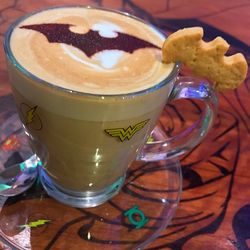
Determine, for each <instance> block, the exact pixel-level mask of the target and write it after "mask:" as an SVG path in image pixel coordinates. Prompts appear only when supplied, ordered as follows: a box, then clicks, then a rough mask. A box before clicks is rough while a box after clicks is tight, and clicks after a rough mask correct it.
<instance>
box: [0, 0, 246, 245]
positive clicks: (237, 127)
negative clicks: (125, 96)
mask: <svg viewBox="0 0 250 250" xmlns="http://www.w3.org/2000/svg"><path fill="white" fill-rule="evenodd" d="M76 3H80V4H90V5H98V6H105V7H110V8H114V9H119V10H123V11H127V12H129V13H132V14H134V15H136V16H139V17H141V18H143V19H145V20H147V21H149V22H151V23H153V24H154V25H156V26H158V27H160V28H161V29H163V30H165V31H166V32H169V33H170V32H173V31H175V30H177V29H179V28H182V27H188V26H197V25H198V26H202V27H203V28H204V30H205V38H206V39H213V38H214V37H216V36H218V35H221V36H223V37H224V38H225V39H226V40H227V41H228V42H229V43H230V44H231V49H230V51H229V54H230V53H235V52H236V51H239V52H242V53H244V55H245V56H246V58H247V60H248V64H249V62H250V50H249V45H250V32H249V27H250V1H249V0H237V1H235V0H153V1H151V0H134V1H130V0H123V1H120V0H107V1H105V0H103V1H102V0H96V1H84V0H82V1H80V0H78V1H70V0H61V1H59V0H53V1H52V0H51V1H50V0H39V1H35V0H33V1H32V0H0V39H1V44H2V42H3V36H4V33H5V32H6V30H7V27H8V26H9V25H10V23H11V22H13V20H15V19H16V18H17V17H19V16H21V15H23V14H25V13H27V12H30V11H33V10H37V9H39V8H43V7H45V6H54V5H62V4H76ZM9 94H10V86H9V83H8V77H7V72H6V66H5V59H4V52H3V48H2V46H1V47H0V98H5V97H6V96H8V95H9ZM248 98H250V79H249V74H248V78H247V79H246V81H245V83H244V84H242V85H241V87H240V88H238V89H237V90H235V91H226V92H223V93H221V94H220V95H219V100H220V108H219V114H218V118H217V121H216V124H215V125H214V128H213V129H212V131H211V132H210V133H209V136H208V137H207V138H206V139H205V141H203V142H202V143H201V144H200V145H199V146H198V147H196V148H195V149H194V150H193V151H192V152H190V153H189V154H188V155H185V156H183V157H182V159H181V165H182V171H183V179H184V190H183V194H182V199H181V202H180V205H179V208H178V210H177V213H176V216H175V217H174V219H173V220H172V223H171V225H170V226H169V227H168V228H167V229H166V230H165V231H164V232H163V233H162V235H161V236H160V237H159V238H158V239H157V240H155V241H154V242H153V243H152V244H151V245H150V246H149V247H148V248H147V249H148V250H149V249H172V250H182V249H183V250H184V249H185V250H186V249H192V250H196V249H197V250H198V249H199V250H200V249H201V250H202V249H223V250H236V249H238V250H245V249H250V172H249V170H248V167H249V166H248V165H249V162H250V154H249V153H250V144H249V138H250V137H249V134H250V99H248ZM187 104H188V105H187ZM184 107H185V109H184ZM180 110H181V113H179V111H180ZM165 112H166V113H167V114H168V115H169V116H170V118H171V119H169V120H168V121H167V122H166V121H162V125H163V126H164V127H165V130H166V132H167V133H168V134H169V135H173V134H175V133H177V132H178V131H179V130H181V129H183V128H185V127H186V126H188V125H190V124H191V123H192V122H193V121H194V120H195V119H197V118H198V116H199V112H200V106H199V103H196V102H193V101H181V102H178V103H177V102H176V103H174V104H171V105H168V106H167V107H166V109H165ZM0 247H1V246H0ZM2 248H3V247H2ZM34 249H38V248H34ZM52 249H53V248H52Z"/></svg>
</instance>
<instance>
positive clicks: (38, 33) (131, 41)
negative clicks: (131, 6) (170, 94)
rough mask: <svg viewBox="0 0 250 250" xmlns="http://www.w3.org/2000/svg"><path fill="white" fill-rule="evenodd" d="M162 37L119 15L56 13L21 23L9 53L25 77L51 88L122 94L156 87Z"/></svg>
mask: <svg viewBox="0 0 250 250" xmlns="http://www.w3.org/2000/svg"><path fill="white" fill-rule="evenodd" d="M163 42H164V36H163V35H162V34H161V33H159V32H158V31H156V30H155V29H154V28H152V27H151V26H149V25H146V24H144V23H143V22H140V21H138V20H136V19H132V18H131V17H128V16H126V15H120V14H119V13H115V12H110V11H104V10H96V9H89V8H80V7H79V8H76V7H74V8H55V9H50V10H46V11H42V12H39V13H37V14H34V15H32V16H30V17H28V18H27V19H25V20H24V21H22V22H21V23H20V24H19V25H18V26H17V27H16V28H15V29H14V31H13V33H12V36H11V50H12V51H13V54H14V55H15V58H16V59H17V61H18V62H19V63H20V64H21V65H22V66H23V67H24V68H25V69H27V70H28V71H29V72H30V73H32V74H34V75H35V76H37V77H39V78H41V79H43V80H45V81H47V82H50V83H53V84H54V85H57V86H60V87H63V88H67V89H71V90H75V91H80V92H84V93H92V94H126V93H132V92H137V91H140V90H144V89H147V88H150V87H152V86H154V85H155V84H157V83H159V82H161V81H162V80H163V79H164V78H166V76H167V75H168V74H169V73H170V72H171V70H172V68H173V65H172V64H163V63H162V59H161V47H162V44H163Z"/></svg>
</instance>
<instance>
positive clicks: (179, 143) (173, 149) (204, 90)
mask: <svg viewBox="0 0 250 250" xmlns="http://www.w3.org/2000/svg"><path fill="white" fill-rule="evenodd" d="M182 98H191V99H198V100H201V101H203V102H204V103H205V109H204V111H203V113H202V115H201V117H200V119H199V120H198V121H197V122H195V123H194V124H193V125H192V126H191V127H189V128H188V129H186V130H184V131H182V132H181V133H180V134H178V135H177V136H174V137H171V138H167V139H166V135H165V133H164V132H163V131H162V130H161V129H160V128H158V127H156V128H155V129H154V130H153V132H152V133H151V137H152V138H153V141H152V142H149V141H148V142H147V144H146V145H145V146H144V148H143V149H142V152H141V153H140V155H139V156H138V157H137V160H142V161H159V160H165V159H169V158H172V157H176V156H179V155H181V154H184V153H186V152H188V151H190V150H191V149H192V148H194V147H195V146H196V145H197V144H199V143H200V142H201V141H202V139H203V138H204V137H205V136H206V134H207V132H208V131H209V130H210V128H211V127H212V125H213V122H214V119H215V117H216V113H217V107H218V99H217V95H216V93H215V91H214V89H213V88H212V85H211V84H209V83H208V82H207V81H205V80H201V79H199V78H195V77H179V78H178V79H177V81H176V82H175V86H174V89H173V91H172V93H171V95H170V97H169V100H168V101H169V102H171V101H173V100H177V99H182ZM164 137H165V138H164Z"/></svg>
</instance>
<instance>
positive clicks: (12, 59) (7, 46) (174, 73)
mask: <svg viewBox="0 0 250 250" xmlns="http://www.w3.org/2000/svg"><path fill="white" fill-rule="evenodd" d="M60 8H86V9H96V10H103V11H109V12H113V13H117V14H121V15H124V16H127V17H130V18H132V19H135V20H137V21H139V22H142V23H145V24H146V25H148V26H150V27H152V28H153V29H154V30H155V31H157V32H158V33H159V34H162V35H163V36H164V33H163V32H162V31H160V30H159V29H158V28H156V27H155V26H153V25H152V24H150V23H148V22H146V21H144V20H143V19H140V18H138V17H136V16H133V15H131V14H129V13H127V12H122V11H118V10H112V9H107V8H102V7H96V6H94V7H92V6H88V5H87V6H85V5H64V6H55V7H49V8H43V9H41V10H37V11H33V12H30V13H29V14H27V15H24V16H22V17H20V18H18V19H17V20H16V21H15V22H14V23H12V25H10V27H9V28H8V30H7V32H6V34H5V37H4V44H3V45H4V51H5V54H6V55H7V58H8V59H9V60H10V62H11V63H12V65H14V66H15V67H16V68H17V69H18V70H19V71H20V72H22V73H23V74H24V75H26V76H27V77H28V78H31V79H33V80H36V81H37V82H38V83H41V84H44V85H46V86H48V87H50V88H54V89H56V90H60V91H63V92H66V93H69V94H76V95H84V96H92V97H94V96H96V97H97V96H102V97H121V96H123V97H131V96H136V95H142V94H145V93H149V92H154V91H156V90H158V89H160V88H161V87H163V86H164V85H166V84H167V83H168V82H171V80H172V79H174V77H176V76H177V75H178V72H179V69H180V64H179V63H175V65H174V67H173V69H172V71H171V73H170V74H169V75H168V76H167V77H166V78H165V79H163V80H162V81H161V82H159V83H158V84H156V85H154V86H152V87H150V88H147V89H143V90H140V91H135V92H131V93H123V94H93V93H87V92H81V91H77V90H71V89H68V88H64V87H61V86H58V85H55V84H53V83H51V82H48V81H46V80H43V79H41V78H39V77H37V76H35V75H34V74H32V73H31V72H29V71H28V70H27V69H25V68H24V67H23V66H22V65H21V64H20V63H19V62H18V61H17V60H16V58H15V56H14V55H13V53H12V51H11V48H10V39H11V35H12V31H13V30H14V29H15V27H16V26H18V24H19V23H21V22H22V21H23V20H25V19H27V18H28V17H30V16H32V15H35V14H37V13H40V12H43V11H47V10H51V9H60Z"/></svg>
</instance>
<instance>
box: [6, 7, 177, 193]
mask: <svg viewBox="0 0 250 250" xmlns="http://www.w3.org/2000/svg"><path fill="white" fill-rule="evenodd" d="M8 39H9V41H7V47H8V46H9V48H8V49H9V50H10V52H9V54H10V55H8V53H7V55H8V56H7V63H8V69H9V74H10V79H11V82H12V87H13V92H14V95H15V98H16V102H17V106H18V110H19V114H20V117H21V119H22V122H23V124H24V126H25V128H26V130H27V133H28V134H29V136H30V141H31V145H32V147H33V148H34V151H35V152H36V153H37V155H38V156H40V157H41V155H42V153H41V147H40V144H41V145H42V146H43V147H42V148H46V151H47V158H46V159H43V161H44V162H43V164H44V170H43V171H45V173H46V174H47V176H48V178H50V179H51V180H52V181H53V183H55V185H56V186H57V187H58V188H59V189H60V190H63V191H64V192H66V193H67V192H68V193H70V194H72V193H74V194H80V195H84V194H86V193H88V195H89V194H90V193H91V192H97V193H98V192H101V191H102V190H104V189H105V188H107V187H109V186H110V185H112V184H113V183H115V182H116V181H117V180H119V178H123V176H124V175H125V173H126V170H127V168H128V166H129V165H130V164H131V162H132V161H133V160H134V159H135V158H136V155H137V154H138V152H139V151H140V150H141V148H142V147H143V144H144V143H145V142H146V140H147V138H148V136H149V134H150V132H151V131H152V129H153V127H154V126H155V124H156V122H157V120H158V118H159V115H160V113H161V111H162V109H163V107H164V105H165V103H166V101H167V98H168V96H169V94H170V92H171V90H172V87H173V81H174V79H172V80H171V81H169V82H168V83H167V84H166V78H167V77H168V76H169V75H170V74H171V72H172V71H173V67H174V66H173V64H163V63H162V61H161V47H162V44H163V42H164V36H163V35H162V34H161V33H160V32H158V31H157V30H155V29H154V28H153V27H151V26H150V25H148V24H145V23H144V22H142V21H140V20H137V19H135V18H133V17H130V16H129V15H125V14H121V13H116V12H112V11H107V10H101V9H93V8H84V7H61V8H52V9H48V10H44V11H41V12H38V13H35V14H32V15H30V16H28V17H26V18H25V19H22V20H21V21H19V22H18V23H17V24H16V26H15V27H14V29H13V30H12V32H11V33H10V34H9V38H7V40H8ZM41 158H42V157H41Z"/></svg>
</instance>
